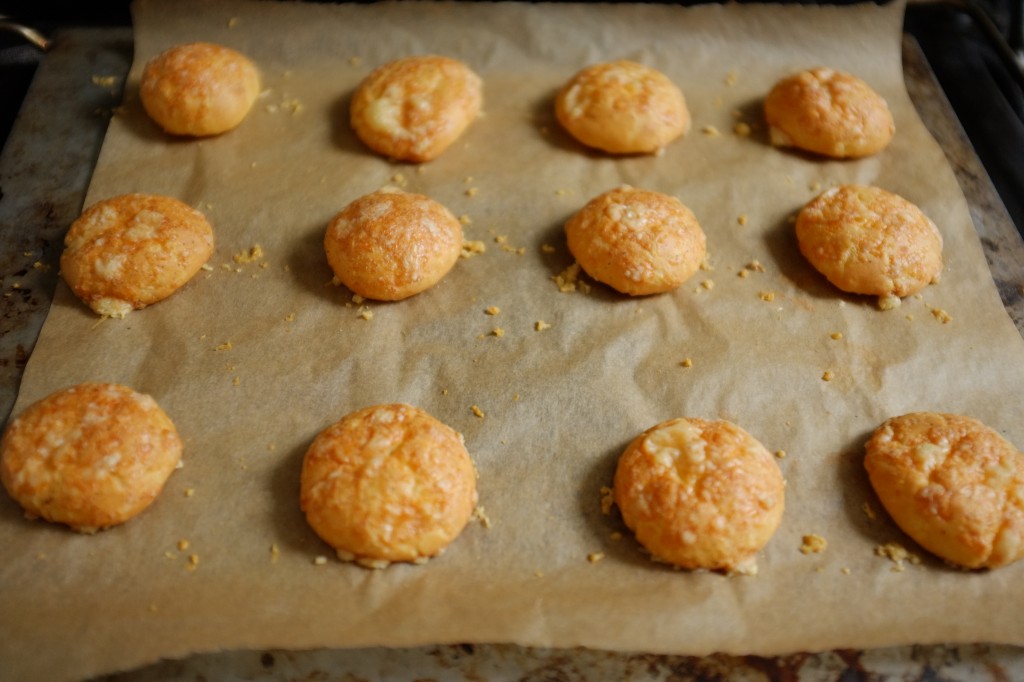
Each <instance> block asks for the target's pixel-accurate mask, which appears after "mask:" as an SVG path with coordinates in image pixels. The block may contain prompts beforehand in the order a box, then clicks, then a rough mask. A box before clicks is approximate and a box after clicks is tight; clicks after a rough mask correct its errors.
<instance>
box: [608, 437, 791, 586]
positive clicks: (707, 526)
mask: <svg viewBox="0 0 1024 682" xmlns="http://www.w3.org/2000/svg"><path fill="white" fill-rule="evenodd" d="M614 491H615V504H616V505H617V506H618V507H619V510H620V511H621V512H622V518H623V520H624V521H625V523H626V525H627V526H628V527H629V528H630V529H631V530H632V531H633V532H634V533H635V534H636V538H637V540H638V541H639V542H640V544H642V545H643V546H644V547H645V548H646V549H647V550H648V551H650V553H651V554H652V555H653V556H654V558H656V559H658V560H661V561H665V562H668V563H671V564H675V565H677V566H681V567H683V568H688V569H698V568H704V569H724V570H727V571H737V572H752V571H751V569H752V568H753V562H754V557H755V555H756V554H757V552H758V551H760V550H761V549H762V548H763V547H764V546H765V545H766V544H767V543H768V541H769V540H770V539H771V537H772V535H773V534H774V533H775V530H776V529H777V528H778V526H779V523H780V522H781V520H782V512H783V508H784V506H785V482H784V481H783V479H782V472H781V471H780V470H779V467H778V464H776V463H775V460H774V458H773V457H772V456H771V455H770V454H769V453H768V451H767V450H766V449H765V447H764V446H763V445H761V443H759V442H758V441H757V440H756V439H754V438H753V437H752V436H751V435H750V434H748V433H747V432H746V431H744V430H743V429H741V428H740V427H738V426H736V425H735V424H732V423H730V422H727V421H705V420H702V419H688V418H680V419H673V420H671V421H667V422H664V423H662V424H658V425H657V426H655V427H653V428H651V429H648V430H647V431H645V432H644V433H642V434H641V435H640V436H638V437H637V438H636V439H635V440H633V442H632V443H630V444H629V446H628V447H627V448H626V450H625V452H623V453H622V456H621V457H620V458H619V463H618V467H617V469H616V471H615V483H614Z"/></svg>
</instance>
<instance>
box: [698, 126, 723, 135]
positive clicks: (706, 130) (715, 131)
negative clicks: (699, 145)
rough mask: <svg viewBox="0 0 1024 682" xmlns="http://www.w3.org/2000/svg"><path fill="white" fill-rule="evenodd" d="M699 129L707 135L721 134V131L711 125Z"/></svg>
mask: <svg viewBox="0 0 1024 682" xmlns="http://www.w3.org/2000/svg"><path fill="white" fill-rule="evenodd" d="M700 131H701V132H702V133H704V134H705V135H707V136H708V137H718V136H719V135H721V133H719V132H718V128H716V127H715V126H712V125H707V126H704V127H703V128H701V129H700Z"/></svg>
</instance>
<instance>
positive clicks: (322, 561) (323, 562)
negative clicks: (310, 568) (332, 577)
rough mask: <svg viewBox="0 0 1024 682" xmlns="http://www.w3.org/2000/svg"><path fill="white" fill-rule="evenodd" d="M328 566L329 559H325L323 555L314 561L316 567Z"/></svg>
mask: <svg viewBox="0 0 1024 682" xmlns="http://www.w3.org/2000/svg"><path fill="white" fill-rule="evenodd" d="M326 564H327V557H325V556H324V555H322V554H321V555H320V556H318V557H316V558H315V559H313V565H315V566H325V565H326Z"/></svg>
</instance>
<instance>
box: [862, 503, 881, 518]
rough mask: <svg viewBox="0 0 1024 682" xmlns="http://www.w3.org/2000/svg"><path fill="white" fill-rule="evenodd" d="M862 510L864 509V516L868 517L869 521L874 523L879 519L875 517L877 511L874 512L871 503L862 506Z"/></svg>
mask: <svg viewBox="0 0 1024 682" xmlns="http://www.w3.org/2000/svg"><path fill="white" fill-rule="evenodd" d="M861 509H862V510H864V516H866V517H868V520H869V521H874V520H875V519H876V518H878V517H877V516H876V515H875V510H874V508H873V507H872V506H871V503H870V502H865V503H864V504H863V505H862V506H861Z"/></svg>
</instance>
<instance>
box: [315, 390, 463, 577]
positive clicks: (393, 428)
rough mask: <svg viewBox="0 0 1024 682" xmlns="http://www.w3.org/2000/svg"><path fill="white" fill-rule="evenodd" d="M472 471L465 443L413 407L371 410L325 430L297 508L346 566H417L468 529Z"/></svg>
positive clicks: (370, 408) (398, 406) (318, 438)
mask: <svg viewBox="0 0 1024 682" xmlns="http://www.w3.org/2000/svg"><path fill="white" fill-rule="evenodd" d="M476 502H477V492H476V470H475V469H474V467H473V462H472V461H471V460H470V458H469V453H468V452H466V448H465V446H464V445H463V443H462V437H461V436H460V435H459V434H458V433H456V432H455V431H453V430H452V429H451V428H449V427H448V426H445V425H444V424H442V423H441V422H440V421H438V420H437V419H435V418H434V417H432V416H431V415H429V414H427V413H426V412H424V411H423V410H421V409H418V408H416V407H412V406H410V405H401V404H396V405H375V406H373V407H367V408H364V409H361V410H357V411H355V412H352V413H351V414H348V415H346V416H345V417H344V418H342V419H341V420H340V421H339V422H337V423H335V424H333V425H332V426H329V427H328V428H326V429H324V430H323V431H322V432H320V434H319V435H318V436H317V437H316V439H315V440H314V441H313V444H312V445H311V446H310V447H309V450H308V451H307V452H306V457H305V460H304V461H303V464H302V481H301V498H300V504H301V507H302V510H303V511H304V512H305V514H306V519H307V520H308V521H309V524H310V526H312V528H313V530H314V531H316V533H317V535H319V536H320V537H321V538H322V539H323V540H324V541H325V542H326V543H327V544H329V545H331V546H332V547H333V548H335V549H336V550H337V553H338V556H339V558H341V559H342V560H343V561H356V562H358V563H360V564H362V565H364V566H368V567H371V568H380V567H383V566H386V565H388V564H389V563H391V562H396V561H408V562H422V561H425V560H426V559H428V558H430V557H432V556H435V555H437V554H438V553H440V552H441V551H443V550H444V548H445V547H447V546H448V545H449V544H450V543H451V542H452V541H453V540H455V538H456V537H458V535H459V534H460V533H461V532H462V529H463V528H465V526H466V523H467V522H468V521H469V518H470V516H471V514H472V513H473V509H474V507H475V506H476Z"/></svg>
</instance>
